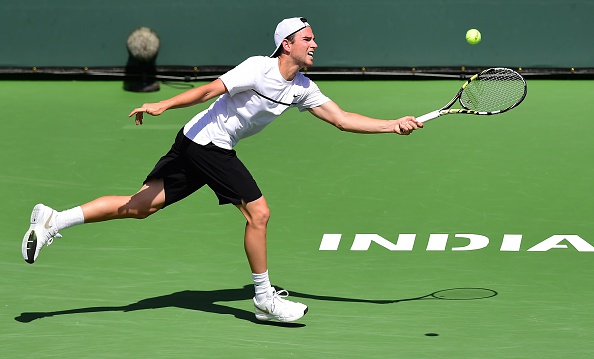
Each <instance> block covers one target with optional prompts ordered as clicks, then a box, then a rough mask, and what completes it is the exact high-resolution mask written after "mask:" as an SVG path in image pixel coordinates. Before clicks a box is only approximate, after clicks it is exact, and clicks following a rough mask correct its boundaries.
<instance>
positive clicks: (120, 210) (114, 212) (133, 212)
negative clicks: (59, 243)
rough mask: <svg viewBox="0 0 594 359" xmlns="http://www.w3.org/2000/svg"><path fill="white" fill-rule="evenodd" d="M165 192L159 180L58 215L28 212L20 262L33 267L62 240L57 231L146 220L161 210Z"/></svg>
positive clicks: (49, 210)
mask: <svg viewBox="0 0 594 359" xmlns="http://www.w3.org/2000/svg"><path fill="white" fill-rule="evenodd" d="M164 203H165V191H164V189H163V180H162V179H152V180H150V181H148V182H147V183H146V184H145V185H143V186H142V188H141V189H140V190H139V191H138V192H137V193H135V194H134V195H131V196H104V197H100V198H97V199H95V200H93V201H91V202H88V203H85V204H83V205H82V206H78V207H74V208H71V209H69V210H66V211H62V212H57V211H55V210H54V209H53V208H51V207H48V206H45V205H43V204H41V203H40V204H37V205H36V206H35V207H34V208H33V211H32V212H31V221H30V223H31V225H30V226H29V229H28V230H27V232H25V236H24V237H23V242H22V252H23V258H24V259H25V261H26V262H27V263H31V264H32V263H34V262H35V260H36V259H37V257H38V256H39V251H41V249H42V248H43V247H44V246H48V245H50V244H52V242H53V240H54V238H60V237H62V236H61V235H60V233H58V231H60V230H62V229H64V228H68V227H71V226H73V225H77V224H82V223H92V222H101V221H108V220H111V219H119V218H146V217H148V216H149V215H151V214H153V213H155V212H157V211H158V210H159V209H161V208H163V204H164Z"/></svg>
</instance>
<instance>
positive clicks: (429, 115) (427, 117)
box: [417, 110, 440, 122]
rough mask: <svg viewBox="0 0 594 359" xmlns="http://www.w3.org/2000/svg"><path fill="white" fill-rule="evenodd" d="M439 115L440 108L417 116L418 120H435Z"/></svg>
mask: <svg viewBox="0 0 594 359" xmlns="http://www.w3.org/2000/svg"><path fill="white" fill-rule="evenodd" d="M439 116H440V113H439V110H435V111H433V112H429V113H427V114H425V115H423V116H419V117H417V121H419V122H427V121H429V120H433V119H434V118H438V117H439Z"/></svg>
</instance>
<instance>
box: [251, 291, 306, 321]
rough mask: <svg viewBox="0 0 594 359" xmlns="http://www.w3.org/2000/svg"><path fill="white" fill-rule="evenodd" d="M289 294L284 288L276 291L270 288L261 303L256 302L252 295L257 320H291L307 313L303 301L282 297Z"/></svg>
mask: <svg viewBox="0 0 594 359" xmlns="http://www.w3.org/2000/svg"><path fill="white" fill-rule="evenodd" d="M288 295H289V292H287V291H286V290H281V291H278V292H277V291H276V289H274V288H272V290H271V291H269V292H268V293H267V294H266V300H264V302H263V303H258V302H256V298H255V297H254V312H255V313H256V319H258V320H272V319H275V320H278V321H279V322H292V321H295V320H297V319H299V318H301V317H303V316H304V315H305V313H307V306H306V305H305V304H303V303H299V302H292V301H290V300H287V299H284V298H286V297H287V296H288Z"/></svg>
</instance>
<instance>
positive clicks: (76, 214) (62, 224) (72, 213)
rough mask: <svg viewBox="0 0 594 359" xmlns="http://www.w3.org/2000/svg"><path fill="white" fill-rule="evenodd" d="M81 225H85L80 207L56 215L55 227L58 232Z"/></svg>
mask: <svg viewBox="0 0 594 359" xmlns="http://www.w3.org/2000/svg"><path fill="white" fill-rule="evenodd" d="M83 223H85V216H84V215H83V211H82V208H80V206H78V207H74V208H71V209H68V210H65V211H62V212H58V214H57V215H56V227H58V230H59V231H61V230H62V229H64V228H68V227H72V226H75V225H77V224H83Z"/></svg>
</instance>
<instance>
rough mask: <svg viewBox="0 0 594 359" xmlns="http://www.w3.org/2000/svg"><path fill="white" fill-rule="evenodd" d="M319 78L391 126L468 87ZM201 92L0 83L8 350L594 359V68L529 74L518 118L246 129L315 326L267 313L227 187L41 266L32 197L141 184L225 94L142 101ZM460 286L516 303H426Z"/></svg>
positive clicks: (279, 260) (60, 243) (278, 243)
mask: <svg viewBox="0 0 594 359" xmlns="http://www.w3.org/2000/svg"><path fill="white" fill-rule="evenodd" d="M317 83H318V85H319V86H320V88H321V89H322V91H323V92H324V93H325V94H326V95H328V96H329V97H330V98H332V99H333V100H335V101H336V102H337V103H339V104H340V105H341V106H342V107H343V108H344V109H345V110H348V111H354V112H359V113H363V114H366V115H370V116H376V117H380V118H389V117H400V116H402V115H408V114H411V115H421V114H424V113H426V112H428V111H431V110H434V109H436V108H438V107H440V106H441V105H443V104H444V102H445V101H447V100H448V99H449V98H451V96H452V95H453V94H454V93H455V91H456V90H457V89H458V88H459V86H460V85H461V81H458V80H426V81H351V82H349V81H341V82H330V81H318V82H317ZM183 90H184V89H180V88H178V87H177V86H166V85H163V86H162V89H161V91H160V92H157V93H149V94H146V93H145V94H140V93H130V92H124V91H123V90H122V84H121V83H120V82H117V81H107V82H100V81H97V82H84V81H83V82H66V81H64V82H57V81H45V82H27V81H3V82H1V83H0V96H1V97H2V99H3V101H2V103H3V109H2V131H0V140H1V143H2V151H1V152H0V159H1V162H2V174H1V175H0V182H1V184H2V199H3V205H2V207H1V209H0V214H1V218H2V224H3V225H4V230H3V234H2V241H1V242H0V265H1V270H2V275H1V276H0V293H1V294H0V300H1V302H0V308H1V309H0V323H1V324H0V348H1V352H2V357H5V358H25V357H27V358H30V357H33V358H141V357H146V358H206V357H212V358H256V357H258V358H277V357H294V358H506V359H509V358H572V359H576V358H591V357H592V351H593V348H592V340H591V338H592V336H593V335H594V329H593V328H594V317H593V314H592V313H593V312H594V304H593V301H592V289H591V286H592V283H594V274H593V272H592V269H593V265H592V263H593V262H592V261H593V258H594V257H593V256H594V253H592V250H594V247H592V245H593V244H594V229H593V228H594V227H593V219H592V218H593V217H592V214H593V212H592V199H591V193H592V189H593V187H592V178H594V166H592V154H593V153H594V142H593V141H592V140H591V135H590V134H591V133H592V131H594V122H593V121H592V118H591V117H592V116H591V110H590V106H589V105H584V104H588V103H590V101H591V99H592V96H593V95H594V82H592V81H590V80H580V81H561V80H557V81H556V80H530V79H528V96H527V98H526V100H525V101H524V103H522V105H520V106H519V107H518V108H517V109H515V110H513V111H510V112H509V113H506V114H503V115H501V116H493V117H480V118H479V117H470V116H464V115H460V116H447V117H444V118H441V119H437V120H435V121H432V122H429V123H427V124H426V126H425V128H424V129H423V130H421V131H417V132H415V133H414V134H413V135H411V136H408V137H401V136H396V135H356V134H350V133H342V132H340V131H337V130H336V129H335V128H333V127H331V126H329V125H327V124H325V123H323V122H322V121H319V120H317V119H316V118H314V117H313V116H311V115H309V114H307V113H299V112H298V111H296V110H291V111H289V112H288V113H286V114H285V115H283V116H281V117H280V118H279V119H277V120H276V121H275V122H274V123H272V124H271V125H270V126H269V127H268V128H267V129H266V130H265V131H263V132H262V133H260V134H258V135H256V136H254V137H251V138H248V139H245V140H243V141H242V142H241V143H240V144H239V145H238V146H237V148H236V149H237V151H238V154H239V156H240V158H241V159H242V160H243V161H244V162H245V163H246V165H247V166H248V168H250V170H251V171H252V173H253V175H254V176H255V177H256V179H257V180H258V183H259V185H260V187H261V188H262V190H263V191H264V194H265V196H266V198H267V200H268V203H269V205H270V208H271V211H272V217H271V222H270V225H269V233H268V250H269V267H270V271H271V280H272V282H273V285H276V286H279V287H282V288H285V289H287V290H288V291H289V292H290V293H291V298H293V299H295V300H298V301H302V302H304V303H306V304H307V305H308V306H309V313H308V314H307V315H306V316H305V317H304V318H303V319H302V320H300V321H298V322H296V323H292V324H278V323H259V322H256V321H255V319H254V317H253V312H252V310H253V306H252V302H251V298H252V295H253V287H252V281H251V277H250V272H249V267H248V265H247V261H246V259H245V255H244V252H243V242H242V240H243V230H244V219H243V216H242V215H241V213H240V212H239V211H238V210H237V209H236V208H234V207H233V206H218V205H217V199H216V197H215V195H214V194H212V193H211V192H210V191H209V190H208V189H205V190H202V191H200V192H198V193H196V194H195V195H193V196H191V197H190V198H188V199H186V200H184V201H182V202H180V203H178V204H176V205H174V206H171V207H170V208H167V209H166V210H164V211H162V212H160V213H158V214H156V215H155V216H152V217H150V218H148V219H146V220H143V221H135V220H121V221H112V222H108V223H99V224H89V225H84V226H78V227H73V228H70V229H67V230H65V231H64V232H63V233H62V234H63V235H64V238H62V239H57V240H56V241H55V242H54V244H53V245H51V246H50V247H48V248H45V249H44V250H43V253H42V255H41V256H40V259H39V260H38V262H36V263H35V264H34V265H28V264H26V263H25V262H24V261H23V259H22V256H21V253H20V246H21V239H22V236H23V233H24V232H25V230H26V229H27V228H28V225H29V224H28V217H29V215H30V211H31V208H32V207H33V206H34V205H35V204H36V203H40V202H41V203H45V204H48V205H51V206H53V207H54V208H56V209H60V210H61V209H66V208H70V207H72V206H75V205H78V204H80V203H81V202H86V201H88V200H91V199H94V198H96V197H98V196H101V195H106V194H129V193H131V192H134V191H136V190H137V189H138V188H139V186H140V185H141V182H142V181H143V180H144V178H145V176H146V174H147V173H148V172H149V171H150V170H151V169H152V167H153V165H154V163H155V162H156V161H157V159H158V158H159V157H160V156H161V155H162V154H164V153H165V152H166V151H167V150H168V149H169V147H170V145H171V143H172V141H173V138H174V136H175V134H176V133H177V131H178V130H179V128H180V127H181V126H182V125H183V124H185V122H186V121H187V120H188V119H189V118H190V116H192V115H193V114H194V113H196V112H197V111H198V110H199V109H201V108H203V106H202V105H200V106H197V107H194V108H188V109H180V110H175V111H169V112H167V113H165V114H164V115H162V116H161V117H157V118H148V119H147V120H146V121H145V125H143V126H142V127H137V126H134V123H133V120H130V119H128V118H127V114H128V113H129V112H130V111H131V110H132V109H133V108H134V107H137V106H139V105H141V104H143V103H145V102H154V101H158V100H161V99H164V98H168V97H171V96H173V95H175V94H176V93H179V92H181V91H183ZM325 235H326V236H325ZM412 235H414V237H413V236H412ZM399 237H400V238H399ZM411 238H414V244H412V242H411ZM446 238H447V241H446ZM323 239H325V240H327V242H325V243H326V244H328V243H329V244H331V246H330V247H324V246H322V244H323ZM399 239H400V240H399ZM406 240H408V242H406ZM487 240H488V243H487ZM397 243H398V246H399V247H398V248H396V250H391V249H395V248H394V247H393V245H396V244H397ZM390 244H392V246H390ZM321 246H322V247H323V248H322V250H320V247H321ZM403 248H404V250H402V249H403ZM459 288H479V289H483V290H489V293H493V294H495V295H493V296H489V297H487V298H465V299H466V300H439V299H434V298H433V299H431V298H427V297H424V296H426V295H429V294H431V293H433V292H436V291H442V290H449V289H452V291H449V292H456V291H460V289H459ZM421 298H422V299H421Z"/></svg>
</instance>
